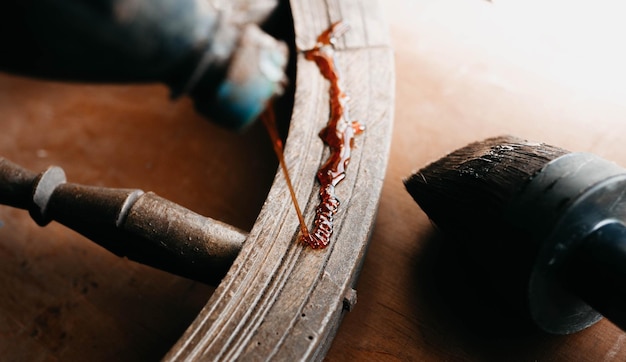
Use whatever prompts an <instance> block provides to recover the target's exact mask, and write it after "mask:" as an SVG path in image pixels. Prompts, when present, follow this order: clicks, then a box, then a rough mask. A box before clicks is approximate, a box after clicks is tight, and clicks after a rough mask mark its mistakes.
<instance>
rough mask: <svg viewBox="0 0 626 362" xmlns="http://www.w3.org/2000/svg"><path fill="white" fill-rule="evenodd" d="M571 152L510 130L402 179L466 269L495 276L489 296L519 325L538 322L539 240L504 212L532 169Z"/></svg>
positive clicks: (479, 281) (487, 277)
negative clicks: (532, 286) (532, 289)
mask: <svg viewBox="0 0 626 362" xmlns="http://www.w3.org/2000/svg"><path fill="white" fill-rule="evenodd" d="M567 153H569V151H566V150H563V149H561V148H557V147H553V146H549V145H545V144H538V143H529V142H527V141H525V140H522V139H519V138H515V137H512V136H501V137H494V138H490V139H487V140H485V141H482V142H476V143H472V144H470V145H468V146H466V147H463V148H461V149H459V150H457V151H455V152H452V153H450V154H449V155H447V156H445V157H443V158H441V159H440V160H438V161H436V162H434V163H432V164H430V165H428V166H426V167H425V168H423V169H422V170H420V171H419V172H417V173H415V174H413V175H411V176H410V177H409V178H407V179H406V180H405V181H404V184H405V187H406V189H407V191H408V192H409V193H410V194H411V196H412V197H413V198H414V199H415V201H416V202H417V203H418V204H419V205H420V207H421V208H422V209H423V210H424V212H425V213H426V214H427V215H428V217H429V218H430V219H431V220H432V221H433V223H434V224H435V225H436V226H437V228H438V229H439V230H440V231H441V232H443V233H444V235H447V238H446V240H448V241H449V242H451V243H453V244H454V245H456V246H455V250H457V253H459V254H460V255H461V256H462V258H463V259H465V260H467V267H470V268H472V270H475V269H476V267H478V269H482V275H481V273H474V274H475V275H477V276H476V278H480V277H482V278H484V279H485V280H487V279H488V280H490V283H489V284H491V285H493V290H492V293H493V294H492V295H489V296H485V297H487V298H495V299H496V300H502V301H503V303H501V305H502V308H503V310H508V311H509V313H511V314H515V315H517V316H518V318H519V321H520V322H519V326H520V328H526V327H527V326H529V325H532V324H533V322H531V317H530V314H531V313H530V310H529V305H528V280H529V278H530V275H531V273H532V269H533V263H532V260H533V259H534V254H536V253H537V250H538V248H539V247H540V245H539V244H538V243H536V241H535V240H533V238H532V237H531V236H530V235H529V234H528V232H527V230H523V229H514V228H513V227H512V226H511V225H510V223H508V222H507V221H506V220H504V215H505V214H506V208H507V205H508V204H509V201H510V200H511V199H512V198H513V197H514V196H515V195H516V194H517V193H518V191H519V190H520V189H522V188H523V187H524V185H525V184H527V183H528V182H529V180H530V179H531V178H532V177H533V175H535V174H536V173H537V172H539V171H540V170H541V169H542V168H543V167H544V166H545V165H546V164H547V163H549V162H550V161H551V160H553V159H556V158H558V157H560V156H562V155H565V154H567ZM476 264H478V265H476ZM477 283H484V281H483V280H477Z"/></svg>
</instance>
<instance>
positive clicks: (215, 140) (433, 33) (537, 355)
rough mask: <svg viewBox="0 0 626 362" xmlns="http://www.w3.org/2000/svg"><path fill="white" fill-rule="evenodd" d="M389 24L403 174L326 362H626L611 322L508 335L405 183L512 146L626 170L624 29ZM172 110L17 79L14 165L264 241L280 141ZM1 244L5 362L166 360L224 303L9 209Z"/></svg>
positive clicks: (435, 15) (142, 93) (587, 14)
mask: <svg viewBox="0 0 626 362" xmlns="http://www.w3.org/2000/svg"><path fill="white" fill-rule="evenodd" d="M581 3H582V2H581ZM383 6H384V10H385V12H386V17H387V19H388V21H389V23H390V25H391V26H390V28H391V35H392V42H393V45H394V48H395V57H396V58H395V64H396V74H397V87H396V97H397V100H396V114H395V121H394V123H395V124H394V133H393V144H392V149H391V158H390V163H389V168H388V171H387V176H386V179H385V182H384V184H383V193H382V198H381V204H380V208H379V212H378V217H377V220H376V227H375V229H374V233H373V236H372V243H371V246H370V249H369V251H368V255H367V257H366V260H365V264H364V267H363V270H362V273H361V277H360V279H359V283H358V284H357V290H358V297H359V298H358V303H357V305H356V306H355V308H354V310H353V311H351V312H350V313H348V314H347V316H346V317H345V318H344V321H343V323H342V325H341V327H340V329H339V332H338V334H337V337H336V338H335V340H334V343H333V345H332V347H331V349H330V351H329V353H328V355H327V359H328V360H330V361H338V360H345V359H352V360H363V359H365V358H367V359H370V360H371V359H373V360H392V361H393V360H420V361H440V360H448V361H457V360H459V361H461V360H468V361H484V360H519V361H529V360H540V361H571V360H576V361H597V360H608V361H610V360H614V361H621V360H624V359H626V347H624V344H625V343H626V338H625V337H624V334H623V333H622V332H621V331H619V330H618V329H616V328H615V327H613V326H612V325H610V324H609V323H607V322H601V323H600V324H598V325H596V326H594V327H592V328H590V329H588V330H586V331H583V332H581V333H578V334H576V335H572V336H561V337H555V336H549V335H546V334H543V333H540V332H532V333H521V332H518V331H516V330H515V328H514V327H513V326H508V325H505V324H503V323H499V321H500V320H506V318H501V317H502V316H500V315H499V314H498V308H497V303H496V302H494V301H483V300H480V293H476V291H475V290H474V289H472V287H471V283H469V282H470V281H471V280H468V279H467V277H466V276H465V275H466V273H464V272H463V270H462V268H461V267H459V266H456V265H453V264H451V263H450V262H446V261H447V258H446V254H445V250H442V249H441V248H440V243H438V241H439V239H438V238H439V236H438V235H437V233H436V232H435V231H434V229H433V227H432V226H431V224H430V223H429V222H428V220H427V218H426V217H425V215H424V214H423V213H422V212H421V210H419V208H418V207H417V205H416V204H415V203H414V202H413V201H412V200H411V198H410V197H409V196H408V194H407V193H406V191H404V188H403V186H402V183H401V179H402V178H403V177H406V176H408V175H409V174H410V173H411V171H413V170H416V169H419V168H421V167H423V166H424V165H426V164H427V163H428V162H431V161H434V160H436V159H438V158H439V157H441V156H443V155H444V154H445V153H447V152H449V151H452V150H454V149H457V148H459V147H462V146H464V145H466V144H467V143H469V142H472V141H476V140H480V139H484V138H486V137H489V136H494V135H499V134H502V133H512V134H515V135H517V136H520V137H524V138H530V139H535V140H540V141H544V142H548V143H550V144H553V145H557V146H561V147H563V148H566V149H569V150H572V151H590V152H594V153H597V154H599V155H601V156H603V157H605V158H607V159H612V160H615V161H617V162H619V163H621V164H622V165H626V149H625V148H624V147H623V146H622V144H623V138H624V134H626V122H624V119H625V118H626V108H624V106H623V105H621V104H620V103H623V99H624V98H626V89H625V88H624V86H623V85H624V84H626V82H625V81H624V80H626V74H625V73H624V70H623V69H622V68H623V67H622V64H623V63H624V55H623V54H621V53H619V52H618V50H619V48H620V47H619V46H616V44H620V40H619V39H618V38H616V37H619V35H620V34H623V31H619V29H620V26H621V25H620V23H619V22H617V21H615V17H614V16H617V15H619V14H620V12H619V11H614V10H613V11H612V10H611V9H609V8H607V5H604V7H602V6H600V5H596V4H591V3H589V4H586V5H584V6H587V7H583V5H580V4H579V3H576V4H572V3H569V2H568V3H566V2H564V1H554V2H549V3H546V2H535V1H531V2H528V1H525V2H521V1H520V2H505V1H498V0H494V1H493V2H487V1H481V0H446V1H438V0H416V1H412V0H393V1H386V2H383ZM565 9H566V10H567V11H565ZM598 19H599V20H598ZM553 23H554V24H558V26H557V27H554V26H553V25H552V24H553ZM580 24H586V25H585V26H581V25H580ZM591 24H592V25H591ZM166 98H167V93H166V91H165V90H164V89H162V88H160V87H152V86H150V87H137V86H118V87H110V86H107V87H96V86H76V85H66V84H57V83H42V82H36V81H32V80H22V79H17V78H13V77H7V76H2V78H1V82H0V109H1V110H2V114H1V117H0V154H2V155H3V156H5V157H8V158H9V159H11V160H13V161H16V162H19V163H20V164H23V165H25V166H28V167H29V168H31V169H35V170H40V169H42V168H44V167H46V166H48V165H49V164H55V163H56V164H60V165H62V166H63V167H64V168H65V169H66V171H67V173H68V177H70V178H71V179H72V180H75V181H76V182H81V183H88V184H102V185H106V186H116V187H141V188H142V189H145V190H154V191H156V192H157V193H159V194H160V195H162V196H164V197H167V198H169V199H172V200H174V201H176V202H178V203H180V204H182V205H184V206H186V207H189V208H191V209H193V210H194V211H197V212H199V213H202V214H205V215H209V216H213V217H216V218H217V217H219V218H220V219H222V220H225V221H227V222H229V223H231V224H234V225H236V226H238V227H241V228H244V229H248V230H249V229H250V228H251V227H252V225H253V223H254V220H255V219H256V217H257V214H258V212H259V210H260V208H261V205H262V203H263V201H264V200H265V197H266V193H267V190H269V186H270V184H271V182H272V179H273V176H274V172H275V170H276V164H275V161H274V157H273V155H272V151H271V147H270V144H269V141H267V139H266V136H265V134H264V131H263V130H262V129H261V128H258V127H255V128H254V129H252V130H251V131H250V132H249V133H246V134H243V135H236V134H230V133H228V132H226V131H223V130H220V129H218V128H216V127H214V126H212V125H210V124H208V123H206V122H203V121H202V120H201V119H200V118H199V117H198V116H196V115H195V114H194V113H193V111H192V110H191V107H190V105H189V104H188V103H186V102H185V101H183V102H179V103H176V104H175V105H173V106H172V105H171V104H169V103H167V101H166ZM207 140H210V141H207ZM217 175H219V176H217ZM251 180H254V182H252V181H251ZM0 225H1V227H0V289H1V290H2V291H1V292H0V321H1V322H2V323H0V356H1V357H2V359H3V360H54V359H55V358H58V359H63V360H79V359H85V357H86V356H88V357H89V359H91V360H102V361H105V360H107V361H109V360H139V359H141V360H145V359H156V358H159V357H160V356H162V355H163V354H164V353H166V351H167V350H169V349H170V348H171V346H172V345H173V344H174V343H175V341H176V340H177V339H178V338H179V337H180V335H181V334H182V333H183V331H184V330H185V329H186V328H187V326H188V325H189V324H190V323H191V322H192V320H193V319H194V318H195V316H196V315H197V314H198V312H199V311H200V309H201V308H202V307H203V306H204V304H205V303H206V302H207V300H208V299H209V297H210V295H211V292H212V289H211V288H208V287H206V286H203V285H200V284H197V283H193V282H190V281H188V280H185V279H181V278H177V277H174V276H171V275H167V274H164V273H161V272H158V271H155V270H153V269H150V268H147V267H143V266H140V265H137V264H134V263H131V262H128V261H125V260H119V259H117V258H116V257H114V256H112V255H110V254H108V253H106V252H105V251H103V250H101V249H99V248H98V247H97V246H95V245H92V244H89V243H88V242H85V241H84V239H82V238H81V237H80V236H77V235H75V234H73V233H71V232H68V231H66V230H64V229H63V228H62V227H60V226H56V225H50V226H49V227H47V228H45V229H40V228H38V227H37V226H35V225H34V224H33V223H32V221H30V219H29V218H28V216H27V215H25V213H23V212H20V211H16V210H10V209H7V208H0Z"/></svg>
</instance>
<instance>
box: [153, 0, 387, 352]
mask: <svg viewBox="0 0 626 362" xmlns="http://www.w3.org/2000/svg"><path fill="white" fill-rule="evenodd" d="M291 9H292V14H293V19H294V27H295V35H296V48H297V49H299V50H302V49H308V48H310V47H312V46H313V45H314V44H315V40H316V38H317V35H318V34H319V33H320V32H322V31H323V30H325V29H326V28H328V26H329V25H330V24H332V23H333V22H336V21H339V20H343V21H346V22H348V23H349V24H350V26H351V31H349V32H348V33H347V34H346V35H344V36H343V37H342V39H340V41H339V44H337V57H338V59H339V62H340V67H341V70H342V75H343V78H344V80H345V84H346V87H347V89H348V90H349V91H350V96H351V97H352V98H351V101H350V106H351V114H352V116H353V117H354V119H356V120H359V121H360V122H362V123H363V124H364V125H365V126H366V127H367V131H366V132H365V133H364V134H362V135H360V136H359V137H358V139H357V142H356V148H355V149H354V151H353V156H352V160H351V163H350V166H349V169H348V173H347V177H346V179H345V180H344V181H343V182H342V183H341V184H340V185H339V186H338V188H337V194H338V196H339V198H340V199H341V201H342V206H341V210H340V211H339V213H338V215H337V218H336V221H335V233H334V235H333V240H332V243H331V245H330V246H329V247H328V248H327V249H325V250H323V251H315V250H310V249H306V248H304V247H303V246H302V245H301V244H300V243H298V242H297V241H296V237H297V235H298V220H297V218H296V215H295V213H294V212H293V210H292V206H291V201H290V200H289V198H288V197H286V195H287V193H288V191H287V189H286V184H285V179H284V177H283V175H282V174H281V172H278V173H277V174H276V177H275V179H274V182H273V184H272V187H271V190H270V192H269V194H268V196H267V200H266V202H265V204H264V206H263V208H262V210H261V212H260V213H259V216H258V218H257V221H256V223H255V224H254V226H253V228H252V230H251V232H250V234H249V236H248V238H247V239H246V241H245V243H244V246H243V248H242V250H241V252H240V254H239V256H238V257H237V259H236V260H235V262H234V263H233V265H232V267H231V268H230V270H229V272H228V274H227V275H226V276H225V278H224V279H223V280H222V282H221V284H220V285H219V286H218V288H217V289H216V291H215V292H214V293H213V295H212V296H211V298H210V300H209V301H208V303H207V304H206V306H205V307H204V308H203V309H202V311H201V312H200V314H199V315H198V317H197V318H196V319H195V321H194V322H193V323H192V324H191V326H190V327H189V328H188V329H187V331H186V332H185V333H184V335H183V336H182V337H181V339H180V340H179V341H178V342H177V344H176V345H175V346H174V347H173V348H172V349H171V350H170V352H169V353H168V354H167V356H166V357H165V359H166V360H181V359H188V360H192V359H194V360H195V359H216V360H217V359H219V360H224V359H236V358H245V359H248V358H253V359H255V360H256V359H269V358H276V359H278V360H300V359H306V360H309V359H319V358H322V357H323V356H324V355H325V352H326V350H327V349H328V347H329V345H330V341H331V340H332V336H333V335H334V333H335V332H336V329H337V328H338V326H339V321H340V319H341V317H342V312H343V311H344V310H345V309H346V307H349V306H350V305H351V303H353V302H354V301H355V298H356V295H355V294H354V290H353V289H352V288H353V286H354V284H355V282H356V278H357V274H358V271H359V268H360V263H361V261H362V260H363V257H364V254H365V251H366V248H367V244H368V240H369V235H370V232H371V230H372V227H373V223H374V219H375V214H376V208H377V204H378V199H379V196H380V191H381V188H382V183H383V178H384V174H385V168H386V164H387V157H388V150H389V146H390V142H391V128H392V120H393V99H394V97H393V95H394V78H393V77H394V73H393V54H392V50H391V48H390V46H389V37H388V35H387V30H386V26H385V24H384V21H383V20H382V19H381V11H380V8H379V7H378V4H377V2H376V1H375V0H367V1H358V0H352V1H339V0H325V1H315V0H305V1H291ZM328 113H329V105H328V83H327V81H326V80H325V79H324V78H323V77H322V75H321V74H320V73H319V70H318V69H317V68H316V65H315V64H314V63H312V62H309V61H307V60H306V59H304V56H303V55H302V54H301V52H299V53H298V56H297V75H296V93H295V101H294V107H293V113H292V116H291V125H290V130H289V136H288V138H287V141H286V144H285V158H286V160H287V162H288V165H289V166H290V168H291V169H290V174H291V175H292V178H293V183H294V187H295V189H296V193H297V195H298V199H299V200H300V202H301V203H302V205H303V208H304V210H303V211H304V213H305V215H306V216H305V217H306V219H307V221H308V222H309V223H311V222H312V217H313V215H314V214H315V211H314V209H315V206H316V205H317V202H318V188H319V187H318V185H317V184H316V181H315V177H314V175H315V174H316V172H317V169H318V168H319V166H320V165H321V164H322V163H323V162H324V160H325V159H326V157H327V152H328V151H327V150H325V147H324V145H323V143H322V141H321V140H320V139H319V137H318V132H319V130H320V129H322V127H323V126H324V125H325V124H326V122H327V118H328ZM303 200H306V201H304V202H303Z"/></svg>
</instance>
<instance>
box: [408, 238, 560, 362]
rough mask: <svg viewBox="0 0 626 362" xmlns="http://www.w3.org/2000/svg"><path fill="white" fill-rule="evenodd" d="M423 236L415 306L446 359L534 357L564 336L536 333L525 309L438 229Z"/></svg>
mask: <svg viewBox="0 0 626 362" xmlns="http://www.w3.org/2000/svg"><path fill="white" fill-rule="evenodd" d="M422 240H423V241H422V243H423V245H422V247H421V248H420V252H419V255H417V257H416V263H415V265H414V268H413V273H414V280H415V281H416V282H415V285H416V288H415V289H414V293H412V297H413V298H414V301H413V304H414V305H415V306H416V308H418V309H419V313H420V315H422V316H423V317H422V318H423V320H422V321H421V323H420V330H421V333H422V335H423V338H424V339H425V341H427V344H428V345H430V346H431V347H433V348H435V349H437V350H440V351H441V352H442V353H443V354H447V356H446V359H450V358H459V359H462V360H468V359H470V360H507V361H512V360H520V361H529V360H536V359H537V358H540V357H542V356H543V357H545V356H546V355H547V354H549V352H548V351H549V350H550V349H552V347H551V346H556V345H558V344H560V343H562V341H563V339H564V338H567V337H563V336H552V335H549V334H546V333H544V332H542V331H540V330H539V329H538V328H537V327H535V326H534V325H533V323H532V321H531V320H530V319H529V317H528V314H527V312H525V310H523V309H521V308H520V307H519V306H513V305H508V304H507V302H505V301H504V298H502V296H501V295H499V294H498V293H499V288H497V287H494V285H493V283H492V282H490V280H489V278H487V277H486V275H485V273H484V272H483V271H481V270H480V268H477V267H476V265H472V260H469V259H470V258H469V257H467V256H465V255H463V254H462V252H460V251H459V250H458V249H456V248H454V245H453V244H454V243H453V241H452V240H447V239H446V238H444V236H443V235H442V234H441V233H439V232H437V231H433V232H431V235H429V236H428V237H426V238H423V239H422ZM424 240H425V241H424ZM496 272H497V271H496ZM455 351H456V352H455Z"/></svg>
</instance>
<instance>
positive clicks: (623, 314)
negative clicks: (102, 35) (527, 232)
mask: <svg viewBox="0 0 626 362" xmlns="http://www.w3.org/2000/svg"><path fill="white" fill-rule="evenodd" d="M568 259H569V260H568V262H567V263H566V264H565V265H564V269H563V274H562V276H563V278H564V281H565V285H566V286H567V288H568V289H569V290H571V291H572V292H573V293H574V294H576V295H578V296H579V297H580V298H581V299H583V300H584V301H585V302H586V303H588V304H589V305H590V306H591V307H592V308H594V309H595V310H596V311H598V312H599V313H600V314H602V315H603V316H604V317H606V318H607V319H609V320H610V321H611V322H613V323H615V325H617V326H618V327H620V328H621V329H622V330H626V226H625V225H624V224H623V223H621V222H619V221H616V220H609V221H607V222H606V223H605V224H603V225H601V226H599V227H598V228H597V229H595V230H594V231H593V232H592V233H591V234H589V235H588V236H587V237H586V238H585V239H584V240H583V241H582V243H581V244H580V245H578V246H577V247H576V248H574V249H573V250H571V252H570V256H569V258H568Z"/></svg>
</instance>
